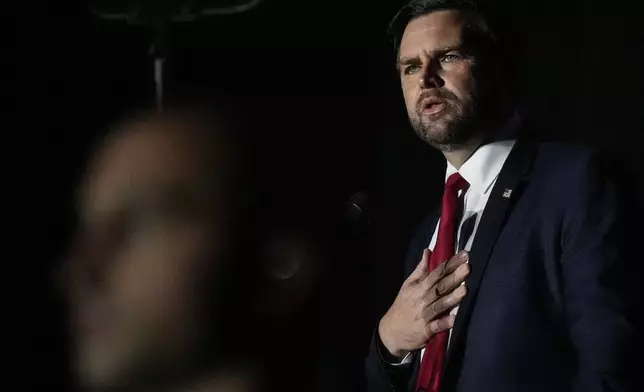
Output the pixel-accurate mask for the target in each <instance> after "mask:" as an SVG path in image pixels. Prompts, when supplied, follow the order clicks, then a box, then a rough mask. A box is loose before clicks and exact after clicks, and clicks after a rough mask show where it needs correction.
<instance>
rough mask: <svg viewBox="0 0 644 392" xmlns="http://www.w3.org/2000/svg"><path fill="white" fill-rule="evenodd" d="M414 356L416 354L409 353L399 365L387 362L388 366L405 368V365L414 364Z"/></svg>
mask: <svg viewBox="0 0 644 392" xmlns="http://www.w3.org/2000/svg"><path fill="white" fill-rule="evenodd" d="M413 354H414V353H413V352H411V351H410V352H408V353H407V355H405V357H404V358H403V359H402V361H400V362H397V363H396V362H394V363H391V362H387V364H388V365H390V366H404V365H409V364H410V363H412V362H413Z"/></svg>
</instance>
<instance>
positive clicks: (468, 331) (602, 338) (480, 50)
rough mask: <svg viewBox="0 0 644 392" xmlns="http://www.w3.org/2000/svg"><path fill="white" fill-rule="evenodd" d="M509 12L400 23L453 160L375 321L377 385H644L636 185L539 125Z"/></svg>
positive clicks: (420, 7)
mask: <svg viewBox="0 0 644 392" xmlns="http://www.w3.org/2000/svg"><path fill="white" fill-rule="evenodd" d="M501 26H502V25H501V24H500V23H498V21H495V20H493V19H492V18H490V17H489V16H488V15H486V13H485V11H484V10H482V9H481V8H479V7H477V6H476V5H475V4H474V3H473V2H471V1H467V0H414V1H412V2H411V3H409V4H408V5H406V6H405V7H403V9H402V10H401V11H400V12H399V13H398V14H397V15H396V17H395V18H394V20H393V22H392V25H391V31H392V34H393V38H394V43H395V47H396V50H397V60H398V63H397V68H398V71H399V75H400V81H401V86H402V91H403V95H404V99H405V104H406V107H407V110H408V115H409V119H410V122H411V124H412V127H413V129H414V130H415V132H416V134H417V135H418V137H419V138H420V139H422V140H423V141H425V142H426V143H428V144H429V145H431V146H433V147H435V148H436V149H438V150H439V151H441V152H442V153H443V155H444V156H445V158H446V160H447V170H446V175H445V179H446V184H445V191H444V193H443V198H442V202H441V205H440V208H439V209H438V211H436V212H435V213H433V214H431V215H430V216H429V217H428V218H427V219H426V220H425V221H424V222H423V223H422V224H421V226H420V228H419V230H418V232H417V234H416V236H415V237H414V238H413V240H412V241H411V244H410V247H409V251H408V256H407V260H406V274H407V278H406V280H405V281H404V283H403V284H402V287H401V289H400V291H399V293H398V296H397V297H396V299H395V301H394V302H393V304H392V305H391V307H390V308H389V310H388V311H387V312H386V314H385V315H384V316H383V317H382V318H381V320H380V322H379V324H378V327H377V328H376V331H375V333H374V337H373V340H372V344H371V347H370V352H369V354H368V357H367V359H366V363H365V371H366V377H367V381H368V385H369V390H370V391H373V392H377V391H383V392H385V391H432V392H436V391H461V392H470V391H472V392H474V391H476V392H485V391H490V392H506V391H507V392H516V391H521V392H529V391H535V392H537V391H539V392H542V391H548V392H555V391H561V392H564V391H575V392H595V391H597V392H599V391H620V392H622V391H632V390H634V388H636V386H635V385H634V384H633V382H632V370H633V369H632V368H633V364H634V363H635V361H637V358H636V357H634V355H635V348H636V347H637V345H638V343H639V342H638V340H637V337H636V332H637V330H636V325H635V324H636V323H635V319H636V315H637V313H636V312H637V311H638V310H639V300H640V297H639V294H640V290H639V289H638V284H637V282H635V281H634V279H633V278H634V276H636V275H637V274H636V272H635V271H637V270H638V269H639V268H640V267H639V264H640V263H641V261H642V260H641V257H640V256H638V255H637V253H636V252H635V251H634V249H633V247H634V246H635V244H636V242H634V241H636V240H637V238H636V237H634V235H633V234H632V233H633V230H630V227H629V223H631V221H629V220H626V219H627V218H629V217H627V216H626V215H625V212H628V213H629V214H632V213H634V212H635V211H636V208H635V207H636V205H637V203H638V200H637V197H636V196H635V195H633V194H628V193H625V192H623V191H622V187H621V183H620V182H619V181H617V179H616V178H615V177H616V176H615V174H617V172H616V171H615V169H613V168H611V167H610V166H608V165H606V164H605V161H603V160H601V159H599V157H598V156H597V155H596V154H595V153H593V152H592V151H590V150H589V149H586V148H582V147H572V146H565V145H562V144H556V143H538V142H537V141H536V140H535V139H534V138H533V137H531V136H530V135H531V134H532V132H528V130H529V129H530V126H529V125H528V123H527V122H526V121H525V120H524V119H523V118H522V117H521V116H520V115H519V114H518V113H517V111H516V109H515V104H514V102H513V94H512V89H511V86H512V77H511V75H512V74H513V72H512V71H514V70H515V69H514V68H513V67H512V59H513V56H512V53H511V51H510V50H509V48H510V47H511V45H510V44H509V43H510V41H509V40H508V39H507V38H508V37H507V36H504V35H503V33H504V30H503V28H502V27H501ZM640 387H641V386H640Z"/></svg>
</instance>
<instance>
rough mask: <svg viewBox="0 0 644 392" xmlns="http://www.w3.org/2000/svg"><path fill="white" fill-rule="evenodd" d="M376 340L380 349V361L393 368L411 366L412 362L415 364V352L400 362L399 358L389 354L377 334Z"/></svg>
mask: <svg viewBox="0 0 644 392" xmlns="http://www.w3.org/2000/svg"><path fill="white" fill-rule="evenodd" d="M376 340H377V344H376V345H377V347H378V355H379V356H380V360H381V361H382V362H384V363H385V364H387V365H389V366H393V367H399V366H405V365H409V364H411V363H412V362H414V352H413V351H410V352H408V353H407V355H405V357H404V358H403V359H402V360H400V361H398V360H397V358H395V357H394V356H393V355H391V354H389V352H388V351H387V349H386V348H385V346H384V344H382V340H380V336H379V335H378V334H377V333H376Z"/></svg>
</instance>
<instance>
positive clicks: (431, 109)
mask: <svg viewBox="0 0 644 392" xmlns="http://www.w3.org/2000/svg"><path fill="white" fill-rule="evenodd" d="M445 106H446V105H445V103H444V102H432V103H429V104H427V105H424V106H423V111H422V113H423V114H428V115H433V114H438V113H440V112H442V111H443V110H445Z"/></svg>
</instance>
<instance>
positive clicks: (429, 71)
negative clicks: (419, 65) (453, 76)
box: [418, 60, 443, 89]
mask: <svg viewBox="0 0 644 392" xmlns="http://www.w3.org/2000/svg"><path fill="white" fill-rule="evenodd" d="M418 83H419V85H420V87H421V88H423V89H429V88H438V87H441V86H442V85H443V79H441V77H440V76H439V64H438V63H437V62H436V61H432V60H430V61H427V62H426V65H425V66H424V67H423V71H422V74H421V77H420V79H419V80H418Z"/></svg>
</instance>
